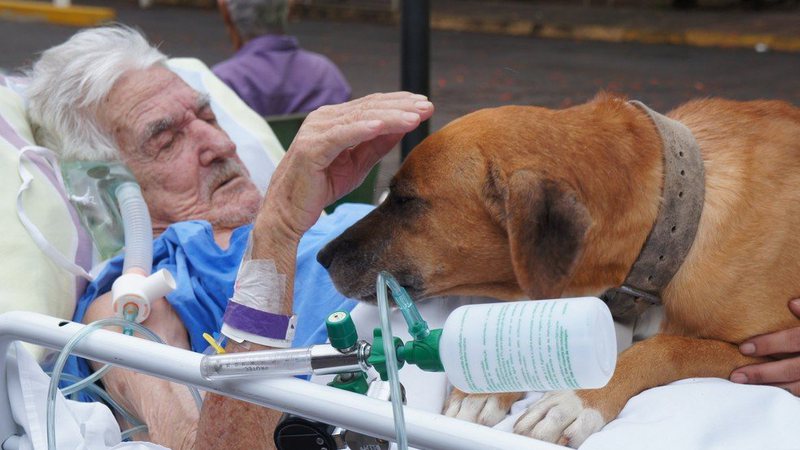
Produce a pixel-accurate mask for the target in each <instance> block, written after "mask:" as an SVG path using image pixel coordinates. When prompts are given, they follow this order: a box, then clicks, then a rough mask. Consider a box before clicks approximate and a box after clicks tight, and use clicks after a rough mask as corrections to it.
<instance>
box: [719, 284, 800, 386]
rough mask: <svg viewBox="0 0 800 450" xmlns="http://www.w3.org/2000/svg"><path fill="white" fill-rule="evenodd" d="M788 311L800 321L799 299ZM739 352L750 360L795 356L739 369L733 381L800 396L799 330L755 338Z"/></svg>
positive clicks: (790, 304) (733, 374)
mask: <svg viewBox="0 0 800 450" xmlns="http://www.w3.org/2000/svg"><path fill="white" fill-rule="evenodd" d="M789 309H790V310H791V311H792V312H793V313H794V314H795V315H796V316H797V317H799V318H800V299H795V300H792V301H790V302H789ZM739 351H741V352H742V354H744V355H748V356H774V355H786V354H793V356H792V357H789V358H785V359H780V360H777V361H770V362H766V363H761V364H753V365H749V366H744V367H741V368H739V369H736V370H734V371H733V373H731V377H730V379H731V381H733V382H734V383H747V384H770V385H773V386H778V387H781V388H783V389H786V390H787V391H789V392H791V393H792V394H794V395H797V396H800V326H797V327H794V328H790V329H788V330H782V331H776V332H775V333H770V334H764V335H761V336H756V337H754V338H753V339H750V340H747V341H745V342H743V343H742V344H741V345H740V346H739Z"/></svg>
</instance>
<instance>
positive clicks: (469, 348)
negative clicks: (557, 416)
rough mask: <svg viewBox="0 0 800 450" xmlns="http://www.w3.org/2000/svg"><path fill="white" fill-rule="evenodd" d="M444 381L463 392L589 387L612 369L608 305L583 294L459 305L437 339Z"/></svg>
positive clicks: (613, 345) (606, 377) (614, 351)
mask: <svg viewBox="0 0 800 450" xmlns="http://www.w3.org/2000/svg"><path fill="white" fill-rule="evenodd" d="M439 356H440V358H441V360H442V365H443V366H444V371H445V373H446V374H447V378H448V379H449V380H450V382H451V383H452V384H453V385H454V386H455V387H457V388H458V389H460V390H462V391H464V392H468V393H491V392H523V391H550V390H560V389H593V388H599V387H602V386H605V384H606V383H608V380H609V379H610V378H611V375H612V374H613V372H614V367H615V365H616V360H617V342H616V337H615V334H614V323H613V320H612V319H611V313H610V312H609V310H608V307H606V305H605V304H604V303H603V302H602V301H601V300H600V299H597V298H594V297H583V298H570V299H558V300H536V301H523V302H510V303H492V304H482V305H467V306H462V307H460V308H458V309H456V310H455V311H453V313H452V314H450V316H449V317H448V318H447V321H446V322H445V324H444V329H443V331H442V336H441V339H440V341H439Z"/></svg>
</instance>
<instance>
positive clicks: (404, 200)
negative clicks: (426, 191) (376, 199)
mask: <svg viewBox="0 0 800 450" xmlns="http://www.w3.org/2000/svg"><path fill="white" fill-rule="evenodd" d="M413 200H414V197H403V196H401V195H395V196H394V202H395V203H397V204H398V205H405V204H406V203H409V202H411V201H413Z"/></svg>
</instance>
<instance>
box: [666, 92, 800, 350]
mask: <svg viewBox="0 0 800 450" xmlns="http://www.w3.org/2000/svg"><path fill="white" fill-rule="evenodd" d="M669 115H670V116H671V117H672V118H674V119H677V120H679V121H681V122H683V123H684V124H685V125H686V126H687V127H689V128H690V129H691V130H692V133H693V134H694V136H695V138H696V139H697V141H698V143H699V145H700V148H701V152H702V154H703V159H704V162H705V169H706V196H705V199H706V200H705V205H704V209H703V215H702V218H701V222H700V228H699V230H698V233H697V238H696V241H695V242H694V244H693V247H692V250H691V252H690V254H689V257H688V258H687V260H686V261H685V263H684V265H683V267H682V268H681V270H680V271H679V272H678V273H677V274H676V277H675V279H674V280H673V283H671V284H670V286H669V288H668V290H667V292H666V293H665V297H668V298H670V300H671V301H670V302H668V304H667V308H668V311H669V314H668V316H669V317H670V320H669V322H668V323H667V324H666V325H665V327H666V330H667V331H670V332H676V333H680V334H687V335H696V336H701V337H712V338H717V339H722V340H725V341H728V342H740V341H742V340H744V339H746V338H748V337H751V336H753V335H755V334H761V333H766V332H769V331H775V330H778V329H782V328H786V327H788V326H792V325H795V324H796V322H797V319H796V318H795V317H794V316H793V315H792V314H791V312H790V311H789V310H788V308H787V307H786V304H787V302H788V301H789V300H790V299H792V298H795V297H797V296H800V284H798V282H797V279H798V274H800V257H798V255H800V235H799V234H798V230H800V109H798V108H795V107H793V106H791V105H789V104H787V103H784V102H778V101H751V102H734V101H729V100H721V99H707V100H698V101H693V102H690V103H687V104H685V105H683V106H681V107H679V108H677V109H676V110H674V111H672V112H671V113H670V114H669Z"/></svg>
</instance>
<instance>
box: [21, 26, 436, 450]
mask: <svg viewBox="0 0 800 450" xmlns="http://www.w3.org/2000/svg"><path fill="white" fill-rule="evenodd" d="M164 62H165V57H164V55H162V54H161V53H159V52H158V51H157V50H156V49H154V48H153V47H151V46H150V45H149V44H147V42H146V41H145V40H144V38H143V37H142V36H141V35H140V34H139V33H137V32H135V31H132V30H130V29H127V28H122V27H113V28H99V29H93V30H86V31H82V32H79V33H78V34H76V35H75V36H73V37H72V38H71V39H69V40H68V41H67V42H66V43H64V44H62V45H59V46H56V47H53V48H51V49H49V50H47V51H46V52H44V53H43V54H42V57H41V59H40V60H39V61H38V62H37V63H36V64H35V65H34V68H33V73H32V82H31V85H30V87H29V92H28V94H29V99H30V106H29V109H30V117H31V121H32V122H33V123H34V124H35V126H36V128H37V131H36V132H37V137H38V139H39V140H40V142H41V143H42V144H44V145H46V146H48V147H50V148H53V149H57V150H58V151H60V152H61V154H62V156H63V157H65V158H84V159H108V160H111V159H120V160H121V161H123V162H124V163H125V164H126V165H127V166H128V167H129V168H130V170H131V171H132V172H133V174H134V175H135V176H136V178H137V180H138V181H139V183H140V185H141V187H142V192H143V195H144V197H145V200H146V201H147V204H148V207H149V210H150V214H151V216H152V221H153V230H154V232H155V233H162V232H163V234H162V237H160V238H159V240H157V241H156V250H154V255H155V258H156V259H159V258H164V259H168V260H170V261H172V263H174V264H175V265H174V266H173V267H175V268H176V270H178V271H179V272H180V271H183V272H186V273H188V275H187V274H186V273H184V275H183V276H184V277H185V281H187V283H184V284H185V285H188V288H189V290H190V291H191V290H194V291H195V293H197V291H203V289H205V287H206V286H211V288H210V289H207V291H208V292H203V293H202V294H203V295H199V294H198V295H196V296H194V297H192V296H191V293H189V296H190V298H189V299H188V300H187V299H186V298H183V299H178V298H177V297H174V296H172V294H171V296H169V301H167V299H163V298H162V299H160V300H159V301H156V302H155V304H154V305H153V310H152V312H151V314H150V316H149V318H148V319H147V320H146V321H145V322H144V325H145V326H147V327H149V328H150V329H152V330H153V331H155V332H156V333H158V334H159V335H160V336H161V337H162V338H164V339H165V340H166V341H167V342H168V343H169V344H170V345H173V346H178V347H183V348H194V349H195V350H197V346H195V345H192V344H194V341H193V340H194V336H188V335H187V328H189V324H190V323H194V322H195V321H196V320H198V319H197V317H196V316H197V315H210V316H212V317H211V318H210V319H209V320H210V321H211V322H210V323H213V321H214V319H216V322H217V323H216V324H215V325H213V326H217V327H218V326H219V325H220V322H222V323H223V324H225V325H229V329H231V330H232V333H233V335H234V336H229V337H232V338H233V339H229V341H228V342H229V343H228V345H227V347H226V349H227V350H228V351H234V352H235V351H244V350H255V349H263V348H269V347H270V346H271V345H273V344H274V345H277V346H286V345H290V344H291V333H290V332H289V331H288V328H287V327H288V325H287V323H294V322H293V320H295V319H294V318H292V311H293V287H294V286H295V283H294V277H295V271H296V264H297V258H298V257H297V252H298V246H299V245H301V244H300V241H301V236H303V235H304V233H305V232H306V231H307V230H309V229H310V228H311V227H312V226H313V225H314V224H315V222H317V220H318V219H319V218H320V214H321V212H322V208H323V207H324V206H326V205H328V204H330V203H331V202H333V201H334V200H336V199H337V198H339V197H341V196H342V195H344V194H346V193H347V192H349V191H350V190H352V189H353V188H354V187H355V186H357V185H358V184H359V183H360V182H361V180H363V178H364V177H365V175H366V174H367V172H368V171H369V170H370V168H371V167H372V166H373V165H374V164H375V163H376V162H377V161H378V160H379V159H380V158H381V157H383V156H384V155H385V154H386V153H387V152H388V151H389V150H390V149H391V148H392V147H393V146H394V145H395V144H396V143H397V142H398V140H399V139H400V137H401V136H402V135H403V134H404V133H406V132H408V131H410V130H412V129H414V128H415V127H416V126H417V125H418V124H419V123H420V121H424V120H427V119H428V118H429V117H430V116H431V114H432V113H433V105H432V104H431V103H430V102H428V101H427V99H426V98H425V97H423V96H420V95H414V94H410V93H407V92H398V93H391V94H375V95H371V96H368V97H365V98H362V99H358V100H354V101H352V102H349V103H345V104H342V105H337V106H332V107H325V108H322V109H320V110H318V111H316V112H314V113H312V114H310V115H309V117H308V118H307V120H306V122H305V124H304V125H303V128H302V129H301V130H300V132H299V133H298V135H297V137H296V139H295V140H294V143H293V144H292V146H291V148H290V149H289V151H288V153H287V154H286V156H285V158H284V159H283V161H282V162H281V164H280V165H279V166H278V167H277V169H276V171H275V173H274V174H273V176H272V179H271V182H270V185H269V188H268V191H267V194H266V196H265V197H264V198H263V199H262V198H261V195H260V194H259V191H258V190H257V188H256V186H255V185H254V184H253V183H252V182H251V181H250V179H249V176H248V172H247V170H246V169H245V168H244V166H243V165H242V163H241V161H240V160H239V158H238V157H237V156H236V148H235V146H234V144H233V143H232V142H231V140H230V139H229V138H228V136H227V135H226V134H225V132H224V131H223V130H222V129H221V128H220V127H219V126H218V125H217V123H216V121H215V118H214V114H213V112H212V111H211V109H210V107H209V104H208V101H207V99H206V98H205V97H204V96H202V95H200V94H199V93H198V92H196V91H194V90H193V89H191V88H190V87H189V86H187V85H186V84H185V83H184V82H183V81H182V80H181V79H180V78H178V77H177V76H176V75H175V74H173V73H172V72H171V71H170V70H168V69H167V68H166V67H165V65H164ZM198 219H202V220H203V221H207V222H183V223H178V222H182V221H187V220H198ZM250 222H253V225H252V234H251V238H250V248H251V254H250V255H249V259H248V258H246V259H245V262H243V263H242V267H243V268H244V267H245V266H246V264H250V263H254V265H253V266H252V267H254V268H255V269H254V270H256V272H257V273H258V275H259V276H264V275H263V274H264V273H265V272H263V271H261V272H259V270H261V268H263V267H268V268H269V269H270V270H271V272H270V274H269V275H267V276H271V277H273V281H276V283H275V284H274V286H278V287H279V288H280V289H277V288H274V289H272V290H270V291H268V292H255V293H254V295H253V296H252V298H251V299H250V303H248V306H247V307H246V308H250V310H252V311H255V313H253V314H257V315H261V316H263V317H267V318H269V319H270V320H273V319H274V320H275V322H274V323H275V324H276V325H274V327H277V328H281V329H278V330H275V329H272V330H269V329H267V330H261V329H258V328H255V329H248V328H247V327H246V326H242V325H239V323H240V322H236V321H234V320H233V319H235V318H236V317H235V316H236V315H237V314H240V313H241V312H240V311H239V310H238V309H237V310H236V311H232V307H231V306H230V305H234V304H235V305H237V308H239V309H241V308H242V307H243V306H242V305H240V304H238V303H237V296H236V294H234V298H233V300H232V301H231V302H230V303H228V302H227V299H226V298H224V299H223V300H222V302H223V303H227V304H228V305H227V309H225V306H226V305H223V306H222V308H219V305H218V304H217V303H219V301H220V300H219V299H217V300H214V299H213V298H212V297H214V296H215V295H219V294H218V293H216V292H215V291H217V290H218V289H214V286H220V289H221V290H223V291H224V290H225V289H229V290H230V289H232V286H231V285H232V281H233V278H232V276H234V275H235V273H236V270H237V267H238V261H239V260H241V258H242V254H243V253H244V246H245V244H246V243H247V233H246V232H247V231H248V230H249V229H250V228H248V227H245V228H242V227H243V226H244V225H246V224H248V223H250ZM176 223H177V224H176ZM173 224H175V225H173ZM184 225H185V226H188V227H189V232H188V233H186V232H185V230H186V228H185V227H184V228H182V226H184ZM181 230H184V231H183V232H182V231H181ZM242 230H244V231H242ZM181 233H183V234H181ZM170 236H172V237H170ZM173 238H174V239H173ZM198 241H209V243H208V244H207V245H205V246H203V245H198V244H197V242H198ZM159 245H160V246H162V250H163V248H166V247H168V249H167V250H164V251H159ZM320 245H321V244H320ZM165 246H166V247H165ZM234 247H235V248H236V251H234V252H233V253H230V252H228V251H229V250H230V249H233V248H234ZM187 249H194V250H196V251H199V252H206V254H205V255H202V257H201V261H199V262H198V260H197V259H193V258H194V256H193V255H191V254H189V253H191V251H189V250H187ZM313 253H315V252H312V258H311V259H313ZM176 255H178V256H176ZM175 258H179V261H178V262H177V263H176V262H175ZM213 258H217V259H218V260H219V264H218V265H217V264H208V260H209V259H213ZM231 261H234V262H235V263H233V264H232V263H231ZM201 263H203V264H204V265H203V264H201ZM256 263H258V264H256ZM158 264H159V261H154V265H155V266H158ZM201 265H203V267H204V269H203V270H205V272H203V271H200V272H197V271H198V270H200V269H198V268H197V266H201ZM111 266H112V267H113V266H114V264H112V265H111ZM117 266H118V265H117ZM248 267H249V266H248ZM297 267H299V269H298V270H300V272H298V273H299V274H300V275H301V276H302V275H303V270H305V269H303V266H302V265H298V266H297ZM187 271H188V272H187ZM192 271H195V272H192ZM215 271H217V272H225V273H220V274H216V273H215ZM112 272H113V270H112ZM243 272H244V270H243ZM312 273H314V274H316V272H312ZM321 273H324V272H321ZM116 274H118V272H116V273H113V275H112V276H101V277H99V278H100V279H103V278H105V279H108V278H113V276H115V275H116ZM176 276H177V277H178V280H179V283H180V282H181V281H182V279H181V276H182V275H181V273H178V274H176ZM106 281H107V280H106ZM278 281H280V282H278ZM299 281H302V280H299ZM226 283H227V285H226ZM328 283H329V282H328ZM107 289H108V283H107V282H95V283H93V284H92V286H90V288H89V290H88V291H87V292H88V298H86V297H85V298H84V299H82V301H81V302H82V306H80V307H79V313H78V314H77V315H76V320H83V321H84V322H91V321H94V320H97V319H100V318H104V317H109V316H112V315H113V313H112V310H111V306H110V297H109V294H108V293H104V292H105V291H106V290H107ZM251 294H253V293H251ZM96 295H99V297H97V298H94V297H95V296H96ZM335 295H338V294H336V293H334V292H331V293H330V296H331V298H333V296H335ZM296 300H298V301H299V299H296ZM215 302H217V303H215ZM331 302H334V303H335V301H333V300H332V301H328V304H321V305H319V306H316V309H325V308H326V307H329V306H331ZM215 308H216V309H215ZM222 311H225V318H224V319H223V318H222V317H220V316H221V315H222V314H221V313H222ZM252 311H250V312H252ZM306 311H309V314H311V313H313V312H314V311H313V310H312V309H306ZM246 312H247V311H246ZM327 312H329V311H323V313H327ZM83 313H85V314H84V315H83V316H82V317H81V314H83ZM306 319H307V318H306V317H304V314H302V313H300V314H298V317H297V324H298V329H299V328H301V327H302V326H303V324H304V323H305V322H304V320H305V321H306V322H307V320H306ZM312 320H313V318H312ZM206 326H212V325H206ZM207 331H213V330H207ZM243 336H244V337H245V338H244V339H242V337H243ZM234 339H235V340H234ZM236 340H238V341H241V342H236ZM190 341H192V342H190ZM295 343H296V342H295ZM103 383H104V384H105V387H106V389H107V390H108V391H109V392H110V393H111V394H112V396H113V397H115V398H116V399H117V400H119V401H121V402H122V403H123V404H124V405H127V406H128V407H129V408H130V409H131V410H132V411H133V412H134V413H135V414H137V415H138V416H139V417H140V418H141V419H143V420H144V421H145V422H146V424H147V425H148V427H149V440H151V441H153V442H156V443H159V444H162V445H165V446H167V447H170V448H173V449H189V448H243V449H244V448H246V449H256V448H270V447H272V431H273V429H274V426H275V423H276V421H277V420H278V418H279V417H280V413H279V412H277V411H270V410H267V409H263V408H260V407H256V406H254V405H250V404H246V403H243V402H239V401H235V400H231V399H228V398H225V397H221V396H217V395H215V394H210V393H209V394H207V395H206V397H205V402H204V406H203V409H202V411H201V412H200V413H198V412H197V410H196V408H195V406H194V405H193V403H192V399H191V397H190V396H189V394H188V391H187V389H186V388H185V387H184V386H180V385H174V384H172V383H169V382H167V381H164V380H158V379H154V378H151V377H146V376H143V375H141V374H136V373H133V372H129V371H123V370H113V371H111V372H110V373H109V374H108V375H106V377H104V378H103Z"/></svg>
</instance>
